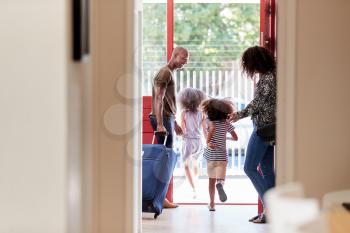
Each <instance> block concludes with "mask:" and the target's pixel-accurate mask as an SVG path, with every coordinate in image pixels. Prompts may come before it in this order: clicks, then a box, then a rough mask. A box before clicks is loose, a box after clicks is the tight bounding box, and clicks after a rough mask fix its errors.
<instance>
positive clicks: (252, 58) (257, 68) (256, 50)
mask: <svg viewBox="0 0 350 233" xmlns="http://www.w3.org/2000/svg"><path fill="white" fill-rule="evenodd" d="M241 66H242V69H243V73H246V74H247V75H248V77H250V78H252V77H253V76H254V75H255V74H256V73H259V74H268V73H271V72H272V73H276V59H275V57H274V56H273V54H272V53H271V52H270V51H269V50H268V49H266V48H264V47H261V46H254V47H250V48H248V49H246V50H245V51H244V52H243V54H242V59H241Z"/></svg>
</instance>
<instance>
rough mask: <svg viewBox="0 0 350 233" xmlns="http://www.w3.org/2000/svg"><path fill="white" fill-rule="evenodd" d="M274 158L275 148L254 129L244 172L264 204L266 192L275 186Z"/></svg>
mask: <svg viewBox="0 0 350 233" xmlns="http://www.w3.org/2000/svg"><path fill="white" fill-rule="evenodd" d="M273 158H274V147H273V146H271V145H270V144H268V143H266V142H264V141H263V140H262V139H261V138H260V137H259V136H258V135H257V134H256V128H255V127H254V130H253V133H252V135H251V136H250V139H249V143H248V148H247V156H246V159H245V163H244V172H245V173H246V174H247V176H248V177H249V179H250V180H251V181H252V183H253V185H254V187H255V189H256V191H257V192H258V194H259V197H260V199H261V201H262V202H263V204H264V200H263V197H264V194H265V192H266V191H267V190H268V189H270V188H272V187H274V186H275V171H274V166H273V164H274V161H273V160H274V159H273ZM258 165H260V168H261V172H262V174H260V173H259V171H258V169H257V167H258Z"/></svg>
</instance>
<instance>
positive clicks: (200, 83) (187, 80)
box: [143, 62, 253, 176]
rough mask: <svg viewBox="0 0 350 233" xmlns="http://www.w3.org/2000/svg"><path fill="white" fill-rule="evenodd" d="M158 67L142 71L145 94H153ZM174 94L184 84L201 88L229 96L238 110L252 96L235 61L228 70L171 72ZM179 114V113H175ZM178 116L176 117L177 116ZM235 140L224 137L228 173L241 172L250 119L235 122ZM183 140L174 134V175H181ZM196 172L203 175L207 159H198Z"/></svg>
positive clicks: (250, 83) (250, 129)
mask: <svg viewBox="0 0 350 233" xmlns="http://www.w3.org/2000/svg"><path fill="white" fill-rule="evenodd" d="M157 71H158V68H157V69H154V70H146V71H144V83H143V84H144V85H143V93H144V95H152V80H153V77H154V75H155V74H156V72H157ZM174 77H175V82H176V87H177V89H176V91H177V93H178V92H179V91H180V90H182V89H183V88H185V87H194V88H198V89H201V90H202V91H204V92H205V93H206V95H207V96H210V97H219V98H223V97H231V98H232V99H233V101H234V102H235V103H236V105H237V109H238V110H240V109H242V108H244V107H245V106H246V105H247V104H248V103H249V102H250V100H251V99H252V98H253V82H252V80H250V79H248V78H246V77H242V76H241V70H240V68H239V66H238V64H237V62H233V63H232V68H230V69H205V68H202V69H192V70H180V71H175V72H174ZM178 114H179V112H178ZM178 117H179V116H177V118H178ZM234 125H235V127H236V129H235V130H236V133H237V134H238V141H232V140H227V142H226V143H227V153H228V156H229V161H228V167H227V175H229V176H230V175H234V176H236V175H244V172H243V164H244V160H245V155H246V147H247V144H248V140H249V136H250V134H251V132H252V124H251V121H250V119H248V118H246V119H243V120H240V121H238V122H236V123H234ZM181 146H182V140H181V138H180V137H176V140H175V144H174V150H175V152H177V153H178V156H179V157H178V162H177V164H176V168H175V170H174V176H184V169H183V163H182V159H181ZM199 174H200V175H206V161H205V159H200V162H199Z"/></svg>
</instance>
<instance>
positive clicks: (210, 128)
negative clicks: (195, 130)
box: [206, 121, 216, 149]
mask: <svg viewBox="0 0 350 233" xmlns="http://www.w3.org/2000/svg"><path fill="white" fill-rule="evenodd" d="M214 132H215V125H214V124H213V122H211V121H209V123H208V134H207V138H206V143H207V146H208V147H209V148H210V149H214V148H215V147H216V145H215V144H214V143H211V142H210V141H211V139H212V138H213V135H214Z"/></svg>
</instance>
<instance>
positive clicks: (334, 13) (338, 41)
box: [277, 0, 350, 198]
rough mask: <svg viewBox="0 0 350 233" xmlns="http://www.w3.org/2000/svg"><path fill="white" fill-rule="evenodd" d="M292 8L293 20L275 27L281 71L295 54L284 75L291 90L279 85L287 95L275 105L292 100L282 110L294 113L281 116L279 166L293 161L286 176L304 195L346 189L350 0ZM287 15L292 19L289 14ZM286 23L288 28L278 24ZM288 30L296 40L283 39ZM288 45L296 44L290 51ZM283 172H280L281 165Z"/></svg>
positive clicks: (311, 0)
mask: <svg viewBox="0 0 350 233" xmlns="http://www.w3.org/2000/svg"><path fill="white" fill-rule="evenodd" d="M279 2H280V3H281V2H282V7H285V6H287V3H286V1H279ZM280 5H281V4H280ZM295 7H296V8H295V10H296V11H295V17H294V20H295V24H293V22H292V23H290V24H285V25H283V24H281V25H280V27H279V29H281V31H282V32H284V35H281V36H282V37H279V39H280V40H279V42H278V43H279V50H281V51H280V55H282V56H281V57H280V60H279V61H280V64H281V66H283V67H281V68H280V70H282V71H285V70H286V69H288V68H286V67H288V65H289V64H288V63H287V62H286V61H288V56H290V55H291V54H292V56H294V55H295V57H294V59H293V57H292V59H290V61H292V63H291V66H292V69H291V70H290V72H289V74H291V73H292V74H293V73H294V75H293V76H292V77H291V76H289V77H288V78H293V79H294V80H293V81H292V86H291V87H290V88H292V89H293V90H292V91H290V90H287V88H288V87H286V88H284V89H283V90H284V91H286V92H290V93H291V94H289V95H283V94H282V97H283V98H282V99H281V100H280V105H279V106H282V104H283V103H284V104H285V103H292V105H290V106H288V105H287V106H282V107H281V108H280V111H282V109H283V108H285V109H286V112H288V111H289V112H290V113H291V114H293V117H291V119H289V121H288V120H285V119H286V117H285V116H284V120H282V121H283V122H282V123H283V124H282V125H284V126H285V128H284V129H281V130H280V131H279V132H280V135H281V136H282V138H281V139H282V141H281V144H279V156H280V157H279V159H280V160H284V161H285V163H284V164H283V162H280V164H282V166H280V169H284V168H286V169H287V170H288V169H290V168H288V167H290V166H292V167H293V168H292V169H293V171H292V172H291V173H289V178H290V179H289V180H290V181H300V182H302V184H303V185H304V187H305V189H306V194H307V196H310V197H317V198H321V197H322V196H323V195H324V194H325V193H326V192H329V191H333V190H340V189H346V188H350V173H349V168H348V165H349V164H350V156H349V147H348V144H349V133H348V132H349V131H350V124H348V123H347V121H348V118H349V117H348V116H349V114H350V108H349V107H348V103H347V102H348V100H349V99H350V92H349V91H348V86H349V85H350V79H349V77H350V76H349V71H348V69H347V68H348V66H349V64H350V56H349V54H350V44H349V41H350V31H349V30H348V28H349V27H348V22H350V15H349V13H348V12H349V11H350V2H349V1H345V0H335V1H332V2H329V1H319V0H309V1H303V0H299V1H296V5H295ZM286 9H288V8H285V9H282V12H286ZM289 9H290V8H289ZM280 17H284V16H283V15H282V16H281V15H280ZM289 20H293V16H290V17H289ZM286 25H291V26H292V27H290V28H284V29H282V28H281V27H283V26H286ZM293 26H295V27H294V28H293ZM293 30H295V31H293ZM287 33H290V34H289V35H292V36H293V37H294V38H295V40H294V41H293V40H292V42H295V44H293V43H291V44H287V41H288V40H290V39H288V38H287V37H286V35H287ZM288 46H291V47H292V48H294V51H290V53H289V55H288V52H287V51H289V48H288ZM289 58H290V57H289ZM294 62H295V63H294ZM294 65H295V66H294ZM280 74H288V72H284V73H283V72H282V73H280ZM285 78H287V77H285V76H280V77H279V80H281V82H280V84H281V86H286V85H285V84H286V83H288V82H290V81H285V80H283V79H285ZM279 91H280V90H279ZM290 98H293V99H292V100H290ZM288 101H289V102H288ZM291 110H293V112H292V111H291ZM282 115H283V114H282ZM289 123H291V125H294V129H292V132H291V133H290V135H289V136H290V138H291V141H290V142H289V143H291V145H288V141H286V140H284V139H285V138H286V137H284V136H283V135H288V134H289V133H288V132H283V131H284V130H286V129H288V124H289ZM291 147H293V148H291ZM288 148H289V150H287V149H288ZM290 150H293V152H294V153H293V154H292V155H291V156H293V161H292V163H291V164H288V163H286V161H287V160H288V159H289V158H283V157H284V156H285V155H286V154H288V155H290V153H289V151H290ZM277 172H278V171H277ZM281 173H284V172H283V171H282V170H281ZM287 176H288V175H287ZM287 180H288V178H287Z"/></svg>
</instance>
